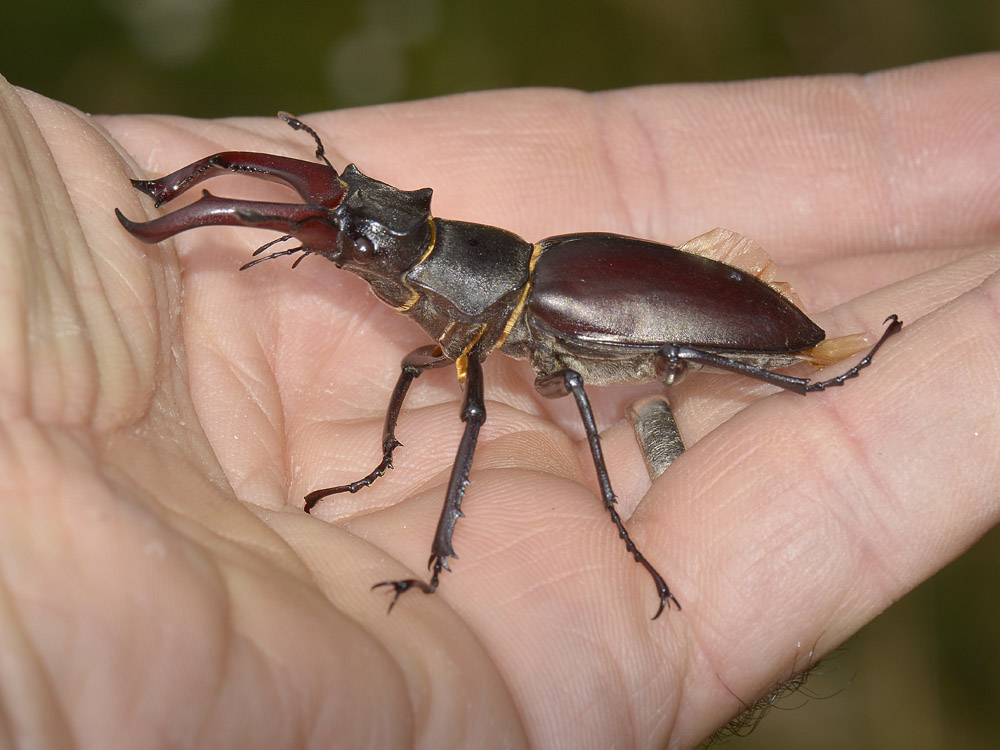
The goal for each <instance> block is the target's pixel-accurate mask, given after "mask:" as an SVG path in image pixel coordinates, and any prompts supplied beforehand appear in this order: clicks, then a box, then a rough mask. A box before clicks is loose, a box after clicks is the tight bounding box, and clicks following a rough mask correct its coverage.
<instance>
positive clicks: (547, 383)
mask: <svg viewBox="0 0 1000 750" xmlns="http://www.w3.org/2000/svg"><path fill="white" fill-rule="evenodd" d="M535 388H536V389H537V390H538V392H539V393H541V394H542V395H543V396H545V397H546V398H557V397H559V396H565V395H567V394H570V393H572V394H573V398H574V399H576V405H577V408H578V409H579V410H580V417H581V419H582V420H583V429H584V431H585V432H586V433H587V442H588V443H589V444H590V455H591V456H593V459H594V468H595V469H596V470H597V482H598V484H599V485H600V487H601V497H602V498H603V500H604V507H605V508H606V509H607V511H608V513H609V514H610V515H611V521H612V522H613V523H614V525H615V526H616V527H617V529H618V536H619V537H620V538H621V539H622V541H623V542H625V549H627V550H628V551H629V552H630V553H631V554H632V557H633V559H635V561H636V562H637V563H639V564H640V565H642V567H644V568H645V569H646V572H647V573H649V575H650V576H652V578H653V583H654V584H656V590H657V592H658V593H659V595H660V608H659V609H657V610H656V614H655V615H653V619H654V620H655V619H656V618H657V617H659V616H660V615H661V614H663V610H664V609H665V608H666V607H667V606H669V604H670V602H671V601H672V602H673V603H674V604H676V605H677V609H678V610H680V608H681V605H680V602H678V601H677V599H676V598H675V597H674V595H673V594H671V593H670V589H669V588H668V587H667V583H666V581H664V580H663V576H661V575H660V574H659V572H658V571H657V570H656V568H654V567H653V566H652V565H651V564H650V562H649V561H648V560H647V559H646V558H645V557H644V556H643V554H642V553H641V552H640V551H639V548H638V547H636V546H635V542H633V541H632V537H630V536H629V534H628V531H626V529H625V524H623V523H622V519H621V516H619V515H618V511H617V510H615V503H616V502H617V500H616V499H615V493H614V490H612V489H611V478H610V477H609V476H608V467H607V464H605V463H604V452H603V451H602V450H601V438H600V435H599V434H598V432H597V423H596V422H595V421H594V411H593V409H591V407H590V399H589V398H587V393H586V391H584V389H583V378H582V377H581V376H580V373H578V372H576V371H575V370H562V371H561V372H557V373H553V374H552V375H547V376H544V377H539V378H537V379H536V380H535Z"/></svg>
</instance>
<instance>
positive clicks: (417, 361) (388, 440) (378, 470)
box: [305, 344, 452, 513]
mask: <svg viewBox="0 0 1000 750" xmlns="http://www.w3.org/2000/svg"><path fill="white" fill-rule="evenodd" d="M451 362H452V360H451V359H449V358H448V357H446V356H444V354H443V353H442V352H441V348H440V347H439V346H437V345H436V344H431V345H429V346H422V347H420V348H419V349H414V350H413V351H412V352H410V353H409V354H407V355H406V356H405V357H403V362H402V372H400V373H399V380H397V381H396V387H395V388H393V390H392V398H390V399H389V408H388V410H387V411H386V413H385V426H384V427H383V428H382V461H381V462H380V463H379V465H378V466H376V467H375V468H374V469H373V470H372V471H371V473H370V474H368V475H367V476H365V477H362V478H361V479H359V480H357V481H356V482H351V483H350V484H341V485H338V486H336V487H327V488H326V489H322V490H313V491H312V492H310V493H309V494H308V495H306V497H305V501H306V513H309V512H310V511H312V509H313V508H314V507H315V506H316V503H318V502H319V501H320V500H322V499H323V498H324V497H327V496H329V495H336V494H337V493H339V492H357V491H358V490H360V489H361V488H362V487H368V486H370V485H371V484H372V483H373V482H374V481H375V480H376V479H378V478H379V477H380V476H382V475H383V474H385V472H386V469H391V468H392V452H393V451H394V450H395V449H396V448H400V447H402V443H400V442H399V441H398V440H396V423H397V422H398V421H399V412H400V411H401V410H402V408H403V401H404V400H405V399H406V394H407V392H408V391H409V390H410V384H411V383H413V380H414V379H415V378H418V377H420V375H421V373H423V372H424V370H433V369H436V368H438V367H444V366H445V365H448V364H451Z"/></svg>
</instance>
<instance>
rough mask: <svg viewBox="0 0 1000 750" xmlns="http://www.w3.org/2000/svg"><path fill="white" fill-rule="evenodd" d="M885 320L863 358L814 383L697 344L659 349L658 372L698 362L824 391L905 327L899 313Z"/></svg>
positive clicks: (852, 372)
mask: <svg viewBox="0 0 1000 750" xmlns="http://www.w3.org/2000/svg"><path fill="white" fill-rule="evenodd" d="M885 322H886V323H889V326H888V327H887V328H886V329H885V330H884V331H883V332H882V335H881V336H880V337H879V340H878V341H876V342H875V346H873V347H872V348H871V350H870V351H869V352H868V354H866V355H865V357H864V359H862V360H861V361H860V362H858V363H857V364H856V365H854V367H852V368H851V369H850V370H848V371H847V372H845V373H843V374H841V375H838V376H836V377H834V378H830V379H829V380H821V381H818V382H815V383H811V382H809V378H793V377H792V376H791V375H782V374H781V373H780V372H774V371H773V370H768V369H766V368H764V367H757V366H756V365H751V364H747V363H746V362H741V361H739V360H737V359H732V358H730V357H726V356H723V355H720V354H713V353H712V352H707V351H705V350H703V349H698V348H697V347H693V346H681V345H678V344H667V345H666V346H664V347H663V348H662V349H660V351H659V352H658V353H657V355H656V370H657V372H658V373H659V372H661V371H662V372H665V373H676V372H678V371H679V368H681V367H682V366H683V365H684V364H685V363H687V362H698V363H700V364H703V365H710V366H711V367H715V368H718V369H720V370H729V371H730V372H735V373H736V374H737V375H746V376H747V377H749V378H754V379H756V380H761V381H763V382H765V383H770V384H771V385H776V386H778V387H779V388H784V389H785V390H789V391H793V392H794V393H800V394H802V395H805V394H806V393H811V392H813V391H822V390H824V389H826V388H829V387H831V386H835V385H843V384H844V381H845V380H848V379H849V378H853V377H856V376H857V375H858V373H859V372H861V370H863V369H864V368H866V367H868V365H870V364H871V361H872V357H874V356H875V352H877V351H878V350H879V348H881V346H882V344H884V343H885V340H886V339H887V338H889V337H890V336H892V335H893V334H895V333H897V332H898V331H899V330H900V329H901V328H902V326H903V323H902V321H900V319H899V318H898V317H897V316H896V315H890V316H889V317H888V318H886V319H885Z"/></svg>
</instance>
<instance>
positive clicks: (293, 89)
mask: <svg viewBox="0 0 1000 750" xmlns="http://www.w3.org/2000/svg"><path fill="white" fill-rule="evenodd" d="M4 17H5V21H4V23H3V25H2V28H0V74H3V75H4V76H6V77H7V78H8V79H9V80H10V81H11V82H13V83H15V84H18V85H20V86H24V87H27V88H30V89H33V90H35V91H39V92H41V93H43V94H45V95H47V96H50V97H52V98H55V99H60V100H62V101H65V102H68V103H70V104H72V105H75V106H76V107H79V108H80V109H83V110H85V111H88V112H100V113H122V112H167V113H172V114H183V115H191V116H201V117H218V116H228V115H265V116H267V115H273V114H274V113H275V112H276V111H278V110H288V111H292V112H302V113H305V112H311V111H317V110H325V109H333V108H339V107H349V106H357V105H363V104H375V103H379V102H386V101H398V100H402V99H414V98H421V97H428V96H436V95H440V94H448V93H454V92H460V91H470V90H475V89H490V88H502V87H510V86H570V87H576V88H582V89H587V90H595V89H604V88H616V87H622V86H633V85H639V84H648V83H667V82H675V81H714V80H734V79H742V78H757V77H765V76H783V75H807V74H817V73H841V72H856V73H863V72H867V71H871V70H878V69H882V68H888V67H893V66H897V65H906V64H909V63H914V62H921V61H925V60H931V59H936V58H942V57H948V56H953V55H961V54H968V53H972V52H980V51H989V50H996V49H1000V3H998V2H994V1H991V0H868V2H863V1H859V2H854V1H844V2H834V1H832V0H828V1H827V2H819V1H817V0H759V1H756V2H754V1H753V0H572V2H548V3H543V2H540V0H488V1H486V2H480V1H478V0H465V1H463V0H356V1H355V2H344V1H339V0H331V1H329V2H317V1H315V0H298V1H296V0H289V1H288V2H280V3H279V2H275V0H268V1H266V2H265V1H264V0H31V1H25V0H20V1H18V0H14V1H13V2H11V3H8V7H6V8H5V11H4ZM997 126H998V127H1000V123H998V125H997ZM998 167H1000V165H998ZM914 406H915V408H919V404H915V405H914ZM946 500H947V499H946V498H945V499H942V501H943V502H944V501H946ZM998 588H1000V532H996V531H994V532H993V533H992V534H990V535H989V536H988V537H987V539H986V540H984V541H983V542H982V543H980V544H979V545H978V546H977V547H976V548H975V549H974V550H973V551H972V552H970V553H969V554H967V555H966V556H965V557H964V558H962V559H961V560H959V561H958V562H957V563H955V564H953V565H951V566H950V567H949V568H948V569H946V570H945V571H943V572H942V573H940V574H939V575H937V576H936V577H935V578H934V579H932V580H931V581H930V582H928V583H927V584H925V585H923V586H922V587H920V588H919V589H918V590H917V591H916V592H914V593H913V594H911V595H909V596H907V597H906V598H905V599H904V600H903V601H901V602H899V603H898V604H896V605H895V606H894V607H892V608H891V609H890V610H889V611H888V612H887V613H885V614H884V615H883V616H882V617H880V618H878V619H877V620H876V621H875V622H873V623H872V624H871V625H869V626H868V627H867V628H865V629H864V630H863V631H862V632H861V633H860V634H859V635H858V636H856V637H855V638H853V639H852V640H851V641H849V642H848V643H847V644H846V645H845V646H844V647H843V648H842V649H841V650H840V651H839V652H837V653H835V654H834V655H832V656H831V657H830V658H829V659H827V660H826V661H825V662H824V664H823V665H822V666H821V667H820V668H819V671H820V674H817V675H815V676H814V677H813V678H812V679H811V680H810V681H809V682H808V684H807V686H806V688H805V689H804V691H801V692H799V693H797V694H792V695H790V696H788V697H786V698H785V699H783V700H781V701H779V702H778V710H774V711H772V713H771V715H770V716H768V718H767V719H766V720H765V721H764V722H763V724H762V725H761V726H760V727H759V728H758V729H757V731H756V732H755V733H754V734H753V735H751V736H750V737H749V738H746V739H737V740H732V741H730V743H729V744H730V746H731V747H736V748H746V749H750V748H831V749H834V748H836V749H839V748H908V749H910V748H946V747H947V748H952V747H963V748H985V747H992V746H995V743H996V742H997V740H996V729H995V728H994V725H995V720H994V715H995V714H996V710H997V707H998V704H1000V646H998V643H997V641H998V638H997V636H998V629H1000V599H998V597H997V594H996V592H997V591H998ZM789 658H790V659H791V655H790V656H789ZM782 709H794V710H782Z"/></svg>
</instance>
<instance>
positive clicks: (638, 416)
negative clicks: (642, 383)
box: [625, 396, 684, 479]
mask: <svg viewBox="0 0 1000 750" xmlns="http://www.w3.org/2000/svg"><path fill="white" fill-rule="evenodd" d="M625 415H626V416H627V417H628V419H629V421H630V422H631V423H632V429H633V430H635V438H636V440H637V441H638V442H639V447H640V448H641V449H642V456H643V458H644V459H645V460H646V470H647V471H648V472H649V478H650V479H656V478H657V477H658V476H660V474H662V473H663V472H665V471H666V470H667V467H668V466H670V464H672V463H673V462H674V461H676V460H677V459H678V458H679V457H680V455H681V454H682V453H683V452H684V441H683V440H682V439H681V433H680V431H679V430H678V429H677V421H676V420H675V419H674V413H673V411H671V409H670V404H669V403H668V402H667V399H666V397H664V396H650V397H649V398H645V399H641V400H639V401H636V402H634V403H632V404H629V407H628V409H627V410H626V412H625Z"/></svg>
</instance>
